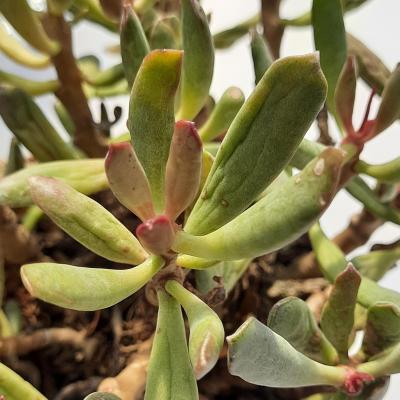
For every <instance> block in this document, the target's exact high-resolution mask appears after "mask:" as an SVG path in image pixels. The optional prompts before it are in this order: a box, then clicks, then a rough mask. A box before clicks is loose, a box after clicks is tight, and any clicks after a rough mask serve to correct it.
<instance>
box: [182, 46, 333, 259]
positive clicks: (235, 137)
mask: <svg viewBox="0 0 400 400" xmlns="http://www.w3.org/2000/svg"><path fill="white" fill-rule="evenodd" d="M325 94H326V81H325V78H324V76H323V75H322V73H321V70H320V67H319V62H318V59H317V57H316V55H315V54H309V55H305V56H294V57H287V58H284V59H281V60H278V61H276V62H275V63H274V64H273V65H272V66H271V67H270V68H269V70H268V71H267V73H266V74H265V75H264V77H263V78H262V80H261V81H260V82H259V84H258V85H257V87H256V89H255V90H254V92H253V93H252V95H251V96H250V97H249V99H248V100H247V101H246V102H245V104H244V105H243V107H242V108H241V109H240V112H239V113H238V114H237V116H236V118H235V120H234V121H233V123H232V124H231V126H230V128H229V130H228V133H227V134H226V136H225V138H224V141H223V142H222V145H221V147H220V148H219V150H218V153H217V156H216V159H215V162H214V164H213V168H212V170H211V172H210V174H209V176H208V179H207V182H206V184H205V186H204V188H203V190H202V193H201V195H200V197H199V199H198V201H197V203H196V205H195V207H194V209H193V211H192V213H191V214H190V216H189V219H188V221H187V223H186V225H185V231H187V232H189V233H192V234H195V235H203V234H206V233H209V232H212V231H214V230H216V229H218V228H219V227H221V226H222V225H224V224H226V223H227V222H229V221H231V220H232V219H233V218H234V217H235V216H236V215H238V214H240V213H241V212H242V211H243V210H244V209H246V208H247V207H248V206H249V205H250V204H251V202H252V201H254V199H255V198H256V197H257V196H258V195H259V194H260V193H261V192H262V191H263V190H264V189H265V188H266V187H267V186H268V185H269V184H270V183H271V182H272V181H273V180H274V178H275V177H276V176H277V175H278V174H279V173H280V171H281V170H282V169H283V168H284V167H285V166H286V164H287V163H288V162H289V160H290V159H291V158H292V156H293V154H294V152H295V150H296V148H297V146H298V145H299V144H300V142H301V139H302V138H303V136H304V135H305V133H306V132H307V130H308V128H309V127H310V125H311V123H312V122H313V121H314V119H315V117H316V115H317V113H318V111H319V110H320V107H321V105H322V103H323V101H324V99H325ZM294 110H296V112H294ZM235 258H237V259H238V258H243V257H241V256H239V257H235Z"/></svg>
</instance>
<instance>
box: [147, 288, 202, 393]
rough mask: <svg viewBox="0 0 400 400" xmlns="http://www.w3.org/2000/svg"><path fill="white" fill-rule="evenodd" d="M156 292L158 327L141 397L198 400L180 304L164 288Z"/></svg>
mask: <svg viewBox="0 0 400 400" xmlns="http://www.w3.org/2000/svg"><path fill="white" fill-rule="evenodd" d="M157 294H158V305H159V309H158V319H157V328H156V334H155V337H154V342H153V348H152V350H151V356H150V363H149V367H148V373H147V382H146V392H145V396H144V400H198V398H199V395H198V392H197V385H196V378H195V376H194V373H193V368H192V366H191V364H190V358H189V352H188V349H187V343H186V334H185V326H184V323H183V317H182V311H181V306H180V305H179V303H178V302H177V301H176V300H175V299H174V298H173V297H171V296H170V295H169V294H167V293H165V292H164V291H161V290H160V291H159V292H158V293H157Z"/></svg>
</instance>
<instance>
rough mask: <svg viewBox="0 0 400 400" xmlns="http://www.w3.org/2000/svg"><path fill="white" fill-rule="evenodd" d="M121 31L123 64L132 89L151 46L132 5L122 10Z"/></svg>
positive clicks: (125, 6)
mask: <svg viewBox="0 0 400 400" xmlns="http://www.w3.org/2000/svg"><path fill="white" fill-rule="evenodd" d="M120 29H121V35H120V44H121V57H122V63H123V66H124V71H125V76H126V79H127V81H128V84H129V86H130V87H132V85H133V82H134V80H135V77H136V74H137V73H138V71H139V68H140V65H141V64H142V61H143V59H144V58H145V56H146V55H147V54H148V53H149V52H150V46H149V44H148V42H147V39H146V35H145V33H144V31H143V27H142V24H141V22H140V20H139V18H138V16H137V15H136V13H135V12H134V11H133V9H132V6H131V5H130V4H129V5H124V6H123V8H122V17H121V28H120Z"/></svg>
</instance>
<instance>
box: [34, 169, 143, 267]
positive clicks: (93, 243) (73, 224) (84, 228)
mask: <svg viewBox="0 0 400 400" xmlns="http://www.w3.org/2000/svg"><path fill="white" fill-rule="evenodd" d="M29 185H30V188H31V189H30V190H31V196H32V198H33V200H34V202H35V203H36V204H37V205H38V206H39V207H40V208H41V209H42V210H43V211H44V212H45V213H46V214H47V215H48V216H49V217H50V218H51V219H52V220H53V222H54V223H55V224H57V225H58V226H59V227H60V228H61V229H63V230H64V231H65V232H67V233H68V234H69V235H70V236H72V237H73V238H74V239H75V240H77V241H78V242H79V243H81V244H82V245H83V246H85V247H87V248H88V249H89V250H91V251H93V252H94V253H96V254H98V255H100V256H102V257H104V258H106V259H108V260H111V261H115V262H120V263H125V264H139V263H141V262H143V261H144V260H145V258H146V256H147V254H146V252H145V251H144V249H143V248H142V247H141V246H140V244H139V242H138V240H137V239H136V238H135V236H133V235H132V233H131V232H130V231H129V230H128V229H127V228H126V227H125V226H124V225H122V224H121V223H120V222H119V221H118V220H117V219H116V218H115V217H114V216H113V215H112V214H111V213H110V212H109V211H107V210H106V209H105V208H104V207H103V206H101V205H100V204H99V203H97V202H96V201H94V200H92V199H91V198H89V197H87V196H85V195H83V194H81V193H79V192H77V191H76V190H75V189H73V188H72V187H70V186H68V185H67V184H65V183H63V182H61V181H58V180H56V179H53V178H47V177H39V176H36V177H32V178H30V179H29Z"/></svg>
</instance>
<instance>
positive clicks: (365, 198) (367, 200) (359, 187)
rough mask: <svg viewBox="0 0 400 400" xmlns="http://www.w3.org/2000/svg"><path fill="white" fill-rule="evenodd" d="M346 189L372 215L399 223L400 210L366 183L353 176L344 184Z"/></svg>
mask: <svg viewBox="0 0 400 400" xmlns="http://www.w3.org/2000/svg"><path fill="white" fill-rule="evenodd" d="M346 189H347V191H348V192H349V193H350V194H351V195H352V196H353V197H355V198H356V199H357V200H358V201H360V202H361V203H362V204H363V205H364V207H365V208H366V209H367V210H368V211H369V212H370V213H371V214H373V215H375V216H377V217H379V218H382V219H383V220H384V221H390V222H393V223H394V224H397V225H400V211H399V210H397V209H396V208H394V207H391V206H390V205H389V204H386V203H384V202H383V201H382V200H381V199H380V198H379V197H378V195H377V194H376V193H375V192H374V191H373V190H372V189H371V188H370V187H369V186H368V185H367V183H366V182H365V181H364V180H363V179H362V178H360V177H359V176H355V177H354V178H353V179H352V180H351V181H350V182H349V183H348V184H347V186H346Z"/></svg>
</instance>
